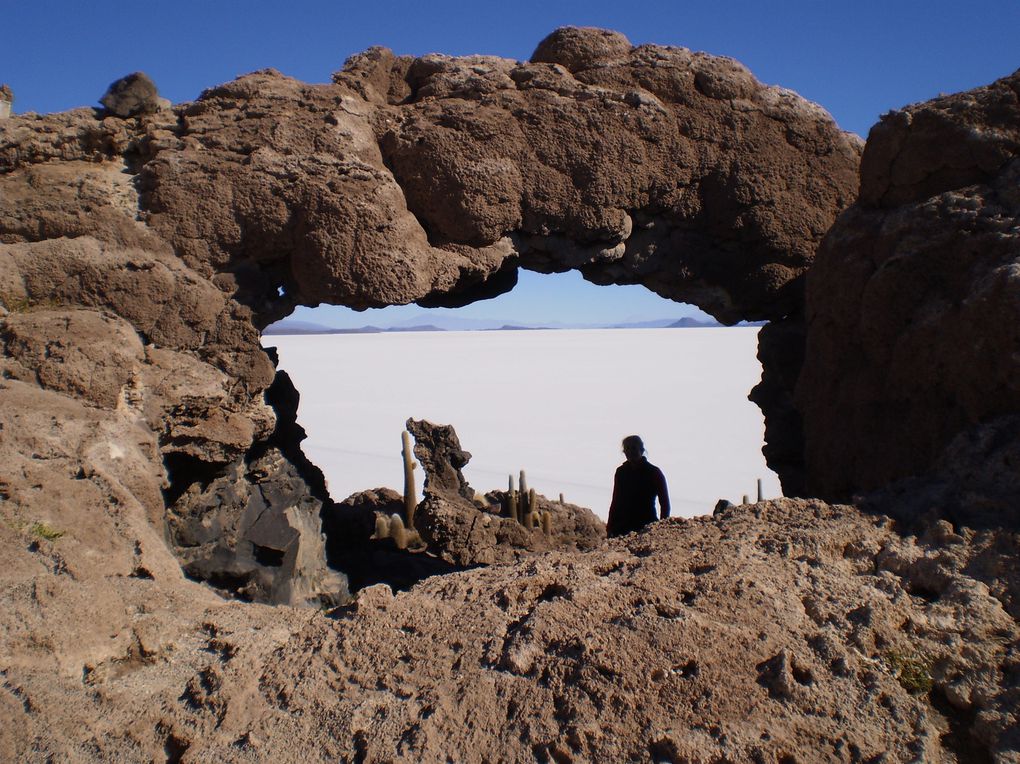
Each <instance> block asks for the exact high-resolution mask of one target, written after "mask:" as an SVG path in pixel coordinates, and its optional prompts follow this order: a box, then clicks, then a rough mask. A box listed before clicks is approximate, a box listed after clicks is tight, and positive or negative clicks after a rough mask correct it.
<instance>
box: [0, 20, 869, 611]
mask: <svg viewBox="0 0 1020 764" xmlns="http://www.w3.org/2000/svg"><path fill="white" fill-rule="evenodd" d="M40 121H41V124H36V123H34V122H32V121H31V120H29V119H13V120H10V122H11V126H10V127H8V128H7V130H6V133H5V135H6V136H7V138H6V139H5V140H4V142H3V143H2V144H0V157H2V158H3V160H4V168H3V169H4V175H3V176H0V182H4V183H5V184H6V188H7V190H8V191H10V192H11V193H8V194H6V195H5V196H4V197H0V212H3V220H4V221H5V223H4V228H3V231H2V232H0V233H2V234H3V236H4V241H7V242H11V243H13V246H14V247H16V248H17V247H20V248H21V249H15V250H11V251H10V253H9V255H10V263H11V264H12V265H11V269H12V273H14V274H15V275H14V276H12V279H13V281H18V280H19V279H20V281H21V283H23V284H26V285H27V287H26V289H25V296H26V299H29V300H41V299H51V298H52V295H53V294H54V293H59V297H60V299H61V300H62V301H63V302H64V303H66V304H71V305H77V306H84V307H88V308H89V309H97V310H109V311H112V312H114V313H116V314H117V315H118V316H121V317H123V318H124V319H126V320H127V321H128V322H129V323H130V324H131V325H132V326H133V327H134V329H135V330H136V331H137V332H139V333H140V334H141V336H142V338H143V339H144V340H145V341H146V342H147V343H148V344H149V345H150V346H151V347H152V349H151V350H149V351H147V354H146V356H145V357H144V358H141V359H138V361H137V364H138V370H137V373H136V374H135V376H134V377H133V378H136V379H141V380H149V381H143V382H142V383H141V384H142V386H143V388H144V389H145V391H146V393H147V394H149V395H148V398H146V396H145V395H143V396H141V397H142V398H145V399H146V400H148V399H151V401H150V403H148V404H146V405H147V408H144V410H143V412H142V415H143V416H144V417H145V418H146V421H147V422H148V423H149V426H150V427H151V428H152V430H153V431H154V433H156V436H157V440H158V442H159V447H160V450H161V452H162V454H163V456H164V459H165V460H166V465H167V468H168V470H169V472H170V474H169V479H170V487H169V488H167V489H166V492H165V494H164V496H165V499H166V500H167V501H168V502H170V503H171V504H172V507H171V508H170V511H169V515H168V516H169V517H170V520H171V525H172V526H174V524H175V523H177V526H176V527H178V528H179V529H183V530H180V533H178V535H177V536H175V538H176V540H177V545H176V546H177V551H178V553H179V554H180V555H181V556H182V557H183V559H185V561H186V563H187V566H188V569H189V571H190V572H191V573H192V574H193V575H197V576H199V577H203V578H207V579H216V578H217V576H221V578H222V577H225V579H224V580H225V581H226V583H227V584H228V585H229V586H230V587H233V588H244V589H246V590H247V591H248V592H249V594H250V595H251V596H254V597H258V598H269V599H273V600H277V601H280V600H282V601H293V600H295V599H300V598H302V597H305V596H315V595H316V592H318V591H320V590H321V589H322V588H323V587H325V586H329V585H332V584H328V577H327V578H326V579H321V578H320V577H319V573H317V572H316V565H317V564H318V565H319V566H320V568H321V562H322V557H321V551H316V550H317V549H321V546H320V545H317V543H316V542H314V537H315V535H316V534H317V525H316V522H315V519H314V518H315V517H316V512H317V507H319V506H321V503H322V502H324V501H328V497H327V496H326V495H325V490H324V487H323V485H322V478H321V474H319V473H318V470H317V469H316V468H315V467H314V466H313V465H311V464H309V463H308V462H307V460H306V459H304V457H303V456H302V455H301V453H300V449H299V448H298V446H297V443H298V441H299V439H300V432H299V431H298V430H297V429H296V425H295V423H294V416H293V408H294V398H295V393H294V391H293V389H292V386H289V385H288V383H287V380H286V379H285V378H283V377H278V379H277V383H276V385H275V386H274V387H273V389H272V390H270V389H269V387H270V382H271V380H272V368H271V367H272V364H271V363H270V362H269V359H267V357H266V356H265V354H264V353H263V352H262V350H261V349H260V348H259V346H258V337H257V330H258V329H261V328H263V327H264V326H266V325H267V324H268V323H270V322H271V321H273V320H276V319H278V318H280V317H282V316H284V315H286V314H287V313H289V312H290V311H291V310H292V309H293V307H294V306H296V305H298V304H302V305H316V304H318V303H321V302H330V303H335V304H340V305H347V306H349V307H353V308H357V309H361V308H367V307H373V306H384V305H391V304H405V303H409V302H417V303H419V304H421V305H424V306H430V305H460V304H465V303H467V302H470V301H472V300H475V299H480V298H483V297H487V296H492V295H495V294H498V293H500V292H503V291H506V290H508V289H510V288H512V286H513V284H514V283H515V280H516V273H517V269H518V268H520V267H526V268H530V269H534V270H537V271H544V272H555V271H564V270H568V269H577V270H579V271H581V273H582V274H583V275H584V276H585V277H586V278H587V279H589V280H591V281H593V282H595V283H602V284H608V283H618V284H635V283H637V284H644V285H645V286H647V287H648V288H650V289H652V290H654V291H656V292H657V293H659V294H661V295H663V296H665V297H668V298H670V299H674V300H680V301H684V302H689V303H692V304H695V305H698V306H699V307H701V308H702V309H704V310H706V311H708V312H709V313H711V314H713V315H714V316H716V317H717V318H719V319H720V320H722V321H724V322H727V323H733V322H736V321H739V320H741V319H770V320H785V321H787V322H793V323H794V324H796V322H797V321H798V320H799V319H798V315H799V312H800V310H801V276H802V274H803V273H804V271H805V269H806V268H807V267H808V265H809V264H810V262H811V259H812V257H813V254H814V250H815V247H816V245H817V243H818V242H819V241H820V239H821V237H822V236H823V234H824V233H825V231H826V230H827V229H828V228H829V226H830V225H831V223H832V221H833V219H834V218H835V216H836V215H837V214H838V213H839V212H840V210H842V209H843V208H844V207H845V206H846V205H848V204H849V203H850V202H851V201H852V198H853V196H854V192H855V187H856V171H857V164H858V159H859V154H860V141H859V140H858V139H857V138H856V137H854V136H850V135H848V134H846V133H843V132H842V131H840V130H839V129H838V128H837V127H836V125H835V124H834V123H833V121H832V119H831V118H830V117H829V116H828V115H827V114H826V113H825V112H824V111H823V110H821V109H820V108H819V107H817V106H816V105H814V104H811V103H809V102H807V101H805V100H803V99H801V98H799V97H798V96H796V95H795V94H793V93H791V92H789V91H785V90H782V89H779V88H774V87H766V86H764V85H761V84H760V83H758V82H757V81H756V80H755V79H754V78H753V76H752V75H751V74H750V73H749V72H748V71H747V70H746V69H745V68H744V67H742V66H741V65H740V64H738V63H736V62H734V61H732V60H730V59H723V58H716V57H712V56H708V55H705V54H700V53H692V52H691V51H688V50H685V49H682V48H668V47H662V46H651V45H645V46H639V47H633V46H631V45H630V43H629V42H628V41H627V40H626V39H625V38H624V37H622V36H621V35H618V34H616V33H610V32H604V31H600V30H590V29H562V30H559V31H557V32H555V33H553V34H552V35H551V36H550V37H549V38H547V39H546V40H544V41H543V42H542V43H541V44H540V45H539V48H538V50H537V51H536V54H535V55H534V56H533V58H532V61H530V62H523V63H522V62H516V61H511V60H507V59H499V58H493V57H484V56H474V57H467V58H449V57H444V56H434V55H432V56H425V57H422V58H418V59H412V58H406V57H396V56H394V55H393V54H391V53H390V52H389V51H386V50H383V49H371V50H369V51H367V52H365V53H363V54H360V55H358V56H354V57H353V58H352V59H350V60H349V61H348V62H347V64H346V66H345V67H344V69H343V70H342V71H340V72H338V73H337V74H336V75H335V76H334V78H333V83H332V84H328V85H308V84H304V83H300V82H297V81H295V80H293V79H290V78H287V77H284V76H282V75H280V74H279V73H277V72H274V71H272V70H265V71H262V72H256V73H254V74H251V75H248V76H245V77H241V78H239V79H238V80H235V81H234V82H231V83H227V84H225V85H222V86H219V87H215V88H212V89H210V90H207V91H205V92H204V93H203V94H202V95H201V97H200V98H199V99H198V100H197V101H195V102H193V103H191V104H184V105H182V106H180V107H177V108H175V109H173V110H167V109H165V108H160V106H159V104H154V105H153V106H152V108H151V109H145V110H143V111H141V112H140V113H138V114H137V115H135V116H130V117H128V118H126V119H123V118H119V117H113V116H109V115H106V114H103V113H98V114H97V113H93V112H91V111H88V110H79V111H78V112H70V113H67V114H64V115H53V116H51V117H44V118H40ZM39 127H43V128H44V129H42V130H40V129H38V128H39ZM26 183H27V184H29V186H31V185H32V184H34V185H35V187H38V186H39V185H40V184H46V185H48V186H49V187H51V188H52V189H53V191H52V193H53V194H54V198H53V199H51V200H49V201H47V200H45V199H43V200H41V201H40V200H39V199H38V198H35V199H33V201H32V202H31V204H32V205H36V207H31V206H30V207H28V208H25V207H23V206H22V205H21V204H20V203H19V201H18V200H19V198H22V197H25V194H24V193H23V191H22V189H23V188H25V187H26V186H25V184H26ZM136 191H137V193H138V196H137V200H138V205H139V207H140V210H141V212H140V214H138V213H136V211H135V209H134V207H133V200H134V199H135V198H136V197H135V196H134V193H135V192H136ZM19 194H20V197H19ZM3 199H7V200H10V201H8V202H7V203H6V204H5V203H4V202H3V201H2V200H3ZM97 200H98V201H97ZM39 219H44V220H45V221H46V225H45V226H42V227H40V226H39V225H38V223H37V221H38V220H39ZM58 237H77V238H75V239H74V240H73V243H68V242H66V241H65V240H57V239H58ZM22 250H24V251H22ZM40 254H42V255H44V256H43V257H40ZM40 269H42V271H43V272H42V273H39V272H40ZM68 272H72V273H81V274H93V275H92V276H89V277H88V278H86V279H85V281H81V280H80V279H79V280H78V281H71V282H68V281H67V280H65V281H63V282H59V276H60V274H64V273H68ZM32 273H37V276H38V277H31V278H30V277H29V276H31V274H32ZM58 282H59V283H58ZM139 299H141V302H139ZM140 306H141V307H140ZM161 353H162V354H163V355H161ZM779 355H781V354H779ZM766 366H767V367H768V362H766ZM157 367H158V368H161V369H164V370H166V369H173V368H188V369H190V370H191V371H190V372H189V374H191V375H192V378H193V380H194V383H193V385H192V388H191V389H189V388H188V386H187V385H182V386H177V387H174V386H166V385H164V386H162V387H156V388H151V385H154V384H156V382H154V381H152V380H154V379H163V377H160V376H159V375H158V374H156V373H155V371H154V369H155V368H157ZM147 374H148V375H149V376H146V375H147ZM199 380H201V383H200V382H199ZM146 385H149V387H147V386H146ZM790 386H791V385H790V384H787V382H786V378H785V377H784V378H782V379H781V381H780V383H779V384H777V385H773V386H772V388H770V389H769V390H768V391H767V392H768V394H767V395H765V396H761V395H759V398H758V399H759V400H769V401H780V402H781V401H784V400H786V399H788V398H789V389H790ZM150 388H151V389H150ZM194 390H200V391H208V393H206V392H201V393H200V394H198V395H196V394H195V393H194ZM266 396H268V397H266ZM768 405H773V404H772V403H769V404H768ZM766 409H767V406H766ZM766 414H768V410H766ZM794 430H795V428H794ZM798 437H799V434H798V433H797V432H796V431H793V432H787V433H783V434H782V438H781V440H783V441H784V442H785V443H787V444H789V443H790V442H793V441H795V442H798V443H799V440H797V439H798ZM770 439H772V436H771V435H770ZM797 448H798V447H797V446H794V447H793V448H792V451H793V452H794V453H796V452H797ZM293 507H298V508H300V510H299V511H298V514H297V515H293V512H292V513H291V515H288V514H287V512H290V511H291V510H290V509H288V508H293ZM151 511H153V512H157V511H158V509H156V508H153V509H152V510H151ZM292 515H293V516H292ZM195 521H197V522H198V523H199V525H198V526H197V527H192V525H193V522H195ZM182 523H183V524H182ZM181 534H183V535H181ZM280 534H282V536H283V537H285V538H287V539H288V541H287V549H288V550H290V551H286V552H285V550H283V549H277V548H274V547H270V546H267V543H268V542H267V539H268V538H270V537H273V536H274V535H275V536H279V535H280ZM260 549H261V550H263V551H261V552H260V551H259V550H260ZM281 560H284V565H283V566H282V569H281V566H280V565H276V564H274V563H279V562H280V561H281ZM316 561H318V562H316ZM266 563H268V564H266ZM230 571H242V572H239V573H236V575H235V573H231V572H230ZM294 581H302V582H304V583H302V584H301V585H300V586H298V587H296V588H295V586H293V585H292V584H293V582H294Z"/></svg>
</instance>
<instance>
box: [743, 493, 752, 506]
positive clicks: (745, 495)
mask: <svg viewBox="0 0 1020 764" xmlns="http://www.w3.org/2000/svg"><path fill="white" fill-rule="evenodd" d="M750 503H751V500H750V499H748V498H747V494H746V493H745V494H744V497H743V500H742V501H741V504H750Z"/></svg>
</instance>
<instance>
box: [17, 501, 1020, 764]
mask: <svg viewBox="0 0 1020 764" xmlns="http://www.w3.org/2000/svg"><path fill="white" fill-rule="evenodd" d="M0 532H4V533H7V532H8V531H6V530H4V529H2V528H0ZM62 541H63V540H62V539H61V540H58V541H56V542H49V541H45V540H40V541H39V542H38V544H39V546H40V548H41V549H42V550H44V553H45V554H47V555H49V554H53V553H54V552H57V553H59V550H60V546H61V543H62ZM1014 545H1015V538H1014V537H1013V536H1012V534H1008V533H1006V534H1004V533H1002V532H1001V531H1000V532H978V533H975V532H974V531H971V530H964V529H960V530H959V532H957V531H955V530H953V528H952V527H951V526H949V525H948V524H947V523H936V524H934V525H932V526H931V527H930V528H929V529H928V530H927V531H926V532H925V533H923V534H921V535H919V536H916V537H906V538H905V537H903V536H901V535H900V534H899V533H898V532H897V531H896V529H895V527H894V524H893V523H892V522H891V521H889V520H888V519H887V518H883V517H880V516H872V515H866V514H862V513H860V512H859V511H857V510H855V509H854V508H852V507H846V506H842V507H840V506H829V505H826V504H823V503H820V502H807V501H790V500H778V501H773V502H765V503H761V504H757V505H753V506H748V507H741V508H732V509H729V510H726V511H725V512H723V513H721V514H720V515H719V516H717V517H715V518H708V517H706V518H698V519H695V520H681V519H673V520H668V521H665V522H661V523H656V524H654V525H653V526H651V527H650V528H649V529H648V530H647V531H646V532H643V533H639V534H633V535H630V536H627V537H624V538H621V539H614V540H612V541H610V542H608V543H607V546H606V547H605V548H604V549H603V550H602V551H600V553H598V554H577V553H565V552H554V553H549V554H547V555H542V556H539V557H534V558H530V559H528V560H526V561H523V562H520V563H517V564H514V565H502V566H494V567H489V568H482V569H479V570H474V571H468V572H465V573H461V574H458V575H455V576H442V577H438V578H433V579H431V580H429V581H428V582H425V583H424V584H422V585H419V586H417V587H415V588H414V589H413V590H412V591H410V592H401V593H399V594H397V595H394V594H393V593H392V592H391V591H390V589H389V587H386V586H375V587H369V588H367V589H363V590H362V591H361V592H360V593H359V595H358V598H357V600H356V602H355V604H354V606H353V607H349V608H344V609H340V610H338V611H336V612H335V613H334V617H333V618H329V617H326V616H324V615H323V614H321V613H309V612H308V611H299V610H294V609H291V608H283V607H281V608H275V609H269V608H260V607H253V606H246V605H242V604H239V603H233V604H228V603H223V602H220V603H218V604H216V603H213V602H212V601H211V599H207V600H202V601H200V602H199V603H195V602H193V601H192V602H189V601H183V602H181V601H178V602H173V603H171V605H172V607H173V608H174V610H173V617H172V618H171V617H169V616H168V614H167V611H166V610H165V609H163V607H162V605H163V603H162V602H160V601H152V605H154V606H155V607H152V608H151V609H150V610H148V612H145V613H140V614H137V615H135V616H134V619H133V622H132V623H133V625H132V626H131V627H130V628H129V629H128V630H127V631H126V633H125V632H121V631H118V632H116V634H117V637H116V639H114V640H110V639H109V638H108V636H107V634H106V632H102V637H103V639H102V640H97V642H98V643H102V646H103V649H104V650H105V651H106V655H107V656H108V657H107V658H105V660H104V659H101V658H100V657H99V656H98V654H97V649H96V646H92V645H91V644H85V645H82V646H81V648H79V651H78V652H77V653H76V654H75V655H74V656H73V657H78V656H83V657H84V656H88V660H89V661H90V662H89V663H88V665H87V670H86V673H85V677H84V681H82V674H81V671H80V664H76V662H75V660H74V659H73V657H72V656H70V655H68V653H67V652H66V648H64V649H63V650H61V652H60V653H59V655H60V656H61V660H63V661H66V665H67V672H66V675H64V676H61V675H59V674H55V673H54V672H53V670H52V669H51V668H49V667H48V666H45V667H44V664H43V661H44V660H52V657H51V656H52V654H51V653H45V654H44V653H43V652H42V650H43V648H36V649H37V650H38V651H39V652H36V653H33V652H32V651H31V650H30V649H29V648H27V647H23V648H21V649H19V650H18V651H17V653H15V655H17V656H18V657H17V663H16V664H13V665H12V664H11V663H5V665H4V667H3V670H4V675H3V677H4V685H3V692H2V693H0V702H2V703H3V706H2V708H3V714H4V719H5V720H6V721H8V722H10V723H7V724H4V725H3V726H2V727H0V755H2V756H3V757H4V758H5V759H6V760H12V761H14V760H34V759H43V758H45V757H47V756H51V757H53V758H57V759H68V758H72V759H73V758H79V759H85V758H93V759H102V760H116V759H125V758H127V759H142V760H149V759H159V760H162V759H164V758H171V759H177V760H184V761H187V760H189V759H192V760H199V761H213V760H215V761H224V762H234V761H251V760H253V759H255V760H258V759H266V758H277V757H280V756H281V755H285V756H286V757H289V758H292V759H294V760H303V761H356V760H360V761H366V762H380V761H388V760H401V759H405V760H414V761H446V760H452V761H463V762H482V761H507V762H534V761H540V762H541V761H544V762H554V761H577V762H581V761H643V760H656V761H685V760H686V761H719V760H724V759H725V760H729V761H755V760H757V761H784V760H785V761H847V762H850V761H868V760H881V759H882V757H884V760H886V761H890V762H907V761H926V762H927V761H931V762H936V761H940V762H972V761H982V760H991V758H992V756H993V755H995V756H997V757H998V759H997V760H999V761H1010V760H1011V757H1015V755H1016V753H1017V750H1018V748H1020V740H1018V738H1017V729H1018V727H1017V724H1016V712H1017V707H1018V693H1020V688H1018V687H1017V676H1018V671H1017V669H1018V668H1020V665H1018V663H1017V653H1016V649H1015V644H1016V641H1017V638H1018V636H1020V634H1018V629H1017V622H1016V618H1017V614H1018V612H1020V611H1018V609H1017V608H1018V602H1020V600H1018V599H1017V597H1018V594H1020V581H1018V580H1017V577H1016V567H1015V565H1014V566H1012V568H1011V567H1010V566H1011V561H1015V559H1016V558H1015V555H1016V550H1015V546H1014ZM6 548H10V547H6ZM20 554H21V555H22V556H23V557H24V558H29V557H30V555H29V553H27V552H23V553H20ZM1009 570H1012V573H1011V574H1010V573H1008V571H1009ZM1004 573H1005V575H1004ZM36 575H38V574H36ZM42 580H44V581H46V582H47V584H46V586H47V587H50V588H52V587H53V586H55V585H56V581H58V580H59V578H58V577H48V578H45V579H42ZM117 583H118V585H119V587H120V591H122V592H125V593H126V595H127V596H129V597H131V598H137V597H139V596H141V595H143V594H145V593H148V594H149V595H150V596H151V595H152V593H154V592H156V591H159V586H158V584H156V583H155V582H154V581H152V580H150V579H139V578H131V577H126V578H124V579H121V580H119V581H118V582H117ZM67 585H68V584H65V586H67ZM74 586H82V584H81V583H80V582H76V583H75V584H74ZM193 588H195V589H198V587H193ZM8 591H9V590H8V589H5V590H4V592H5V593H4V596H5V597H6V598H8V599H10V598H11V595H10V594H9V593H7V592H8ZM199 591H200V590H199ZM35 597H36V598H37V599H36V601H35V603H34V604H33V606H32V607H29V608H26V609H24V610H19V611H18V613H19V614H20V613H24V614H25V617H26V619H27V620H26V626H27V627H28V628H31V629H33V630H37V629H38V628H39V624H38V620H37V619H38V617H39V616H38V615H36V614H35V613H34V612H33V608H40V609H42V610H43V611H44V612H47V613H49V614H51V615H52V614H53V613H54V608H53V605H52V603H53V597H54V594H53V593H52V592H51V591H49V590H48V589H46V588H44V589H39V590H37V592H36V594H35ZM56 612H60V611H59V610H57V611H56ZM132 629H133V630H132ZM34 633H37V634H38V633H39V632H38V631H34ZM1011 645H1013V647H1011ZM61 647H62V648H63V647H64V646H63V645H61ZM4 654H5V655H10V654H11V653H7V652H6V651H5V653H4ZM33 660H34V662H33ZM79 660H80V658H79ZM76 668H77V669H78V673H76V674H72V670H73V669H76ZM141 697H144V698H145V700H144V702H138V699H139V698H141ZM100 719H101V720H102V721H101V722H99V721H97V720H100Z"/></svg>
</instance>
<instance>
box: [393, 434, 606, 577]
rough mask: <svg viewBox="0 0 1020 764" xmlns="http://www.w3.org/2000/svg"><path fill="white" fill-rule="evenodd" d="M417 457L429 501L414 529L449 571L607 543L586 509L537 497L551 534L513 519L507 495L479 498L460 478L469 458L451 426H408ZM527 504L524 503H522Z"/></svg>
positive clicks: (419, 511)
mask: <svg viewBox="0 0 1020 764" xmlns="http://www.w3.org/2000/svg"><path fill="white" fill-rule="evenodd" d="M407 429H408V431H409V432H410V433H411V434H412V435H413V436H414V455H415V457H417V459H418V462H419V463H420V464H421V466H422V468H423V469H424V471H425V496H424V498H423V500H422V501H421V502H420V503H419V504H418V506H417V508H416V509H415V513H414V527H415V529H416V530H418V531H419V533H420V534H421V537H422V539H423V540H424V541H425V543H426V544H427V546H428V549H429V551H430V552H432V553H433V554H435V555H437V556H438V557H440V558H442V559H443V560H446V561H447V562H448V563H450V564H451V565H456V566H460V567H471V566H475V565H483V564H484V565H489V564H493V563H498V562H510V561H513V560H518V559H520V558H521V557H523V556H525V555H527V554H528V553H531V552H545V551H549V550H552V549H577V550H583V551H587V550H591V549H595V548H597V547H598V546H600V545H601V544H602V542H603V540H604V539H605V537H606V526H605V523H603V522H602V521H601V520H600V519H599V518H598V517H596V516H595V514H594V513H593V512H592V511H591V510H590V509H588V508H586V507H578V506H576V505H573V504H559V503H554V502H552V501H549V500H548V499H547V498H545V497H544V496H538V495H536V497H535V499H536V505H537V506H536V511H537V512H538V513H539V514H541V513H543V512H545V513H548V514H549V528H548V532H546V529H544V528H542V527H540V526H537V527H532V526H530V525H525V524H522V523H521V522H519V521H518V520H517V519H516V518H513V517H509V516H508V515H507V514H506V513H505V512H504V508H506V507H509V501H508V497H507V495H506V493H500V492H498V491H493V492H489V493H488V494H486V496H485V497H484V498H483V497H478V496H476V495H475V491H474V490H473V489H472V488H471V486H469V485H468V482H467V480H466V479H465V478H464V474H463V473H462V472H461V468H463V467H464V466H465V465H466V464H467V463H468V461H469V460H470V459H471V454H470V453H468V452H467V451H465V450H463V449H462V448H461V445H460V439H459V438H458V437H457V433H456V431H455V430H454V429H453V427H452V426H450V425H437V424H433V423H432V422H428V421H426V420H415V419H408V420H407ZM525 500H526V499H524V498H522V499H521V501H525Z"/></svg>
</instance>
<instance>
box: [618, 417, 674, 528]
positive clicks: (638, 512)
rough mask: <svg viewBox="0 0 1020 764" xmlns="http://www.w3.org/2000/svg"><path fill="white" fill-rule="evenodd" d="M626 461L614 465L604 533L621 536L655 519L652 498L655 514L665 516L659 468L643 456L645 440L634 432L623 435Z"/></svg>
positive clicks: (666, 506)
mask: <svg viewBox="0 0 1020 764" xmlns="http://www.w3.org/2000/svg"><path fill="white" fill-rule="evenodd" d="M623 453H624V455H625V456H626V457H627V461H625V462H624V463H623V464H621V465H620V466H619V467H617V468H616V478H615V480H614V482H613V503H612V504H610V506H609V522H608V523H606V535H607V536H609V537H612V536H623V535H624V534H626V533H630V532H631V531H636V530H639V529H640V528H643V527H645V526H646V525H648V523H653V522H655V499H656V497H658V499H659V517H660V518H661V519H663V520H665V519H666V518H667V517H669V492H668V491H667V490H666V478H665V476H664V475H663V474H662V470H660V469H659V468H658V467H656V466H655V465H654V464H649V462H648V460H647V459H646V458H645V444H644V443H642V442H641V438H639V437H638V436H637V435H628V436H627V437H626V438H624V439H623Z"/></svg>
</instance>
